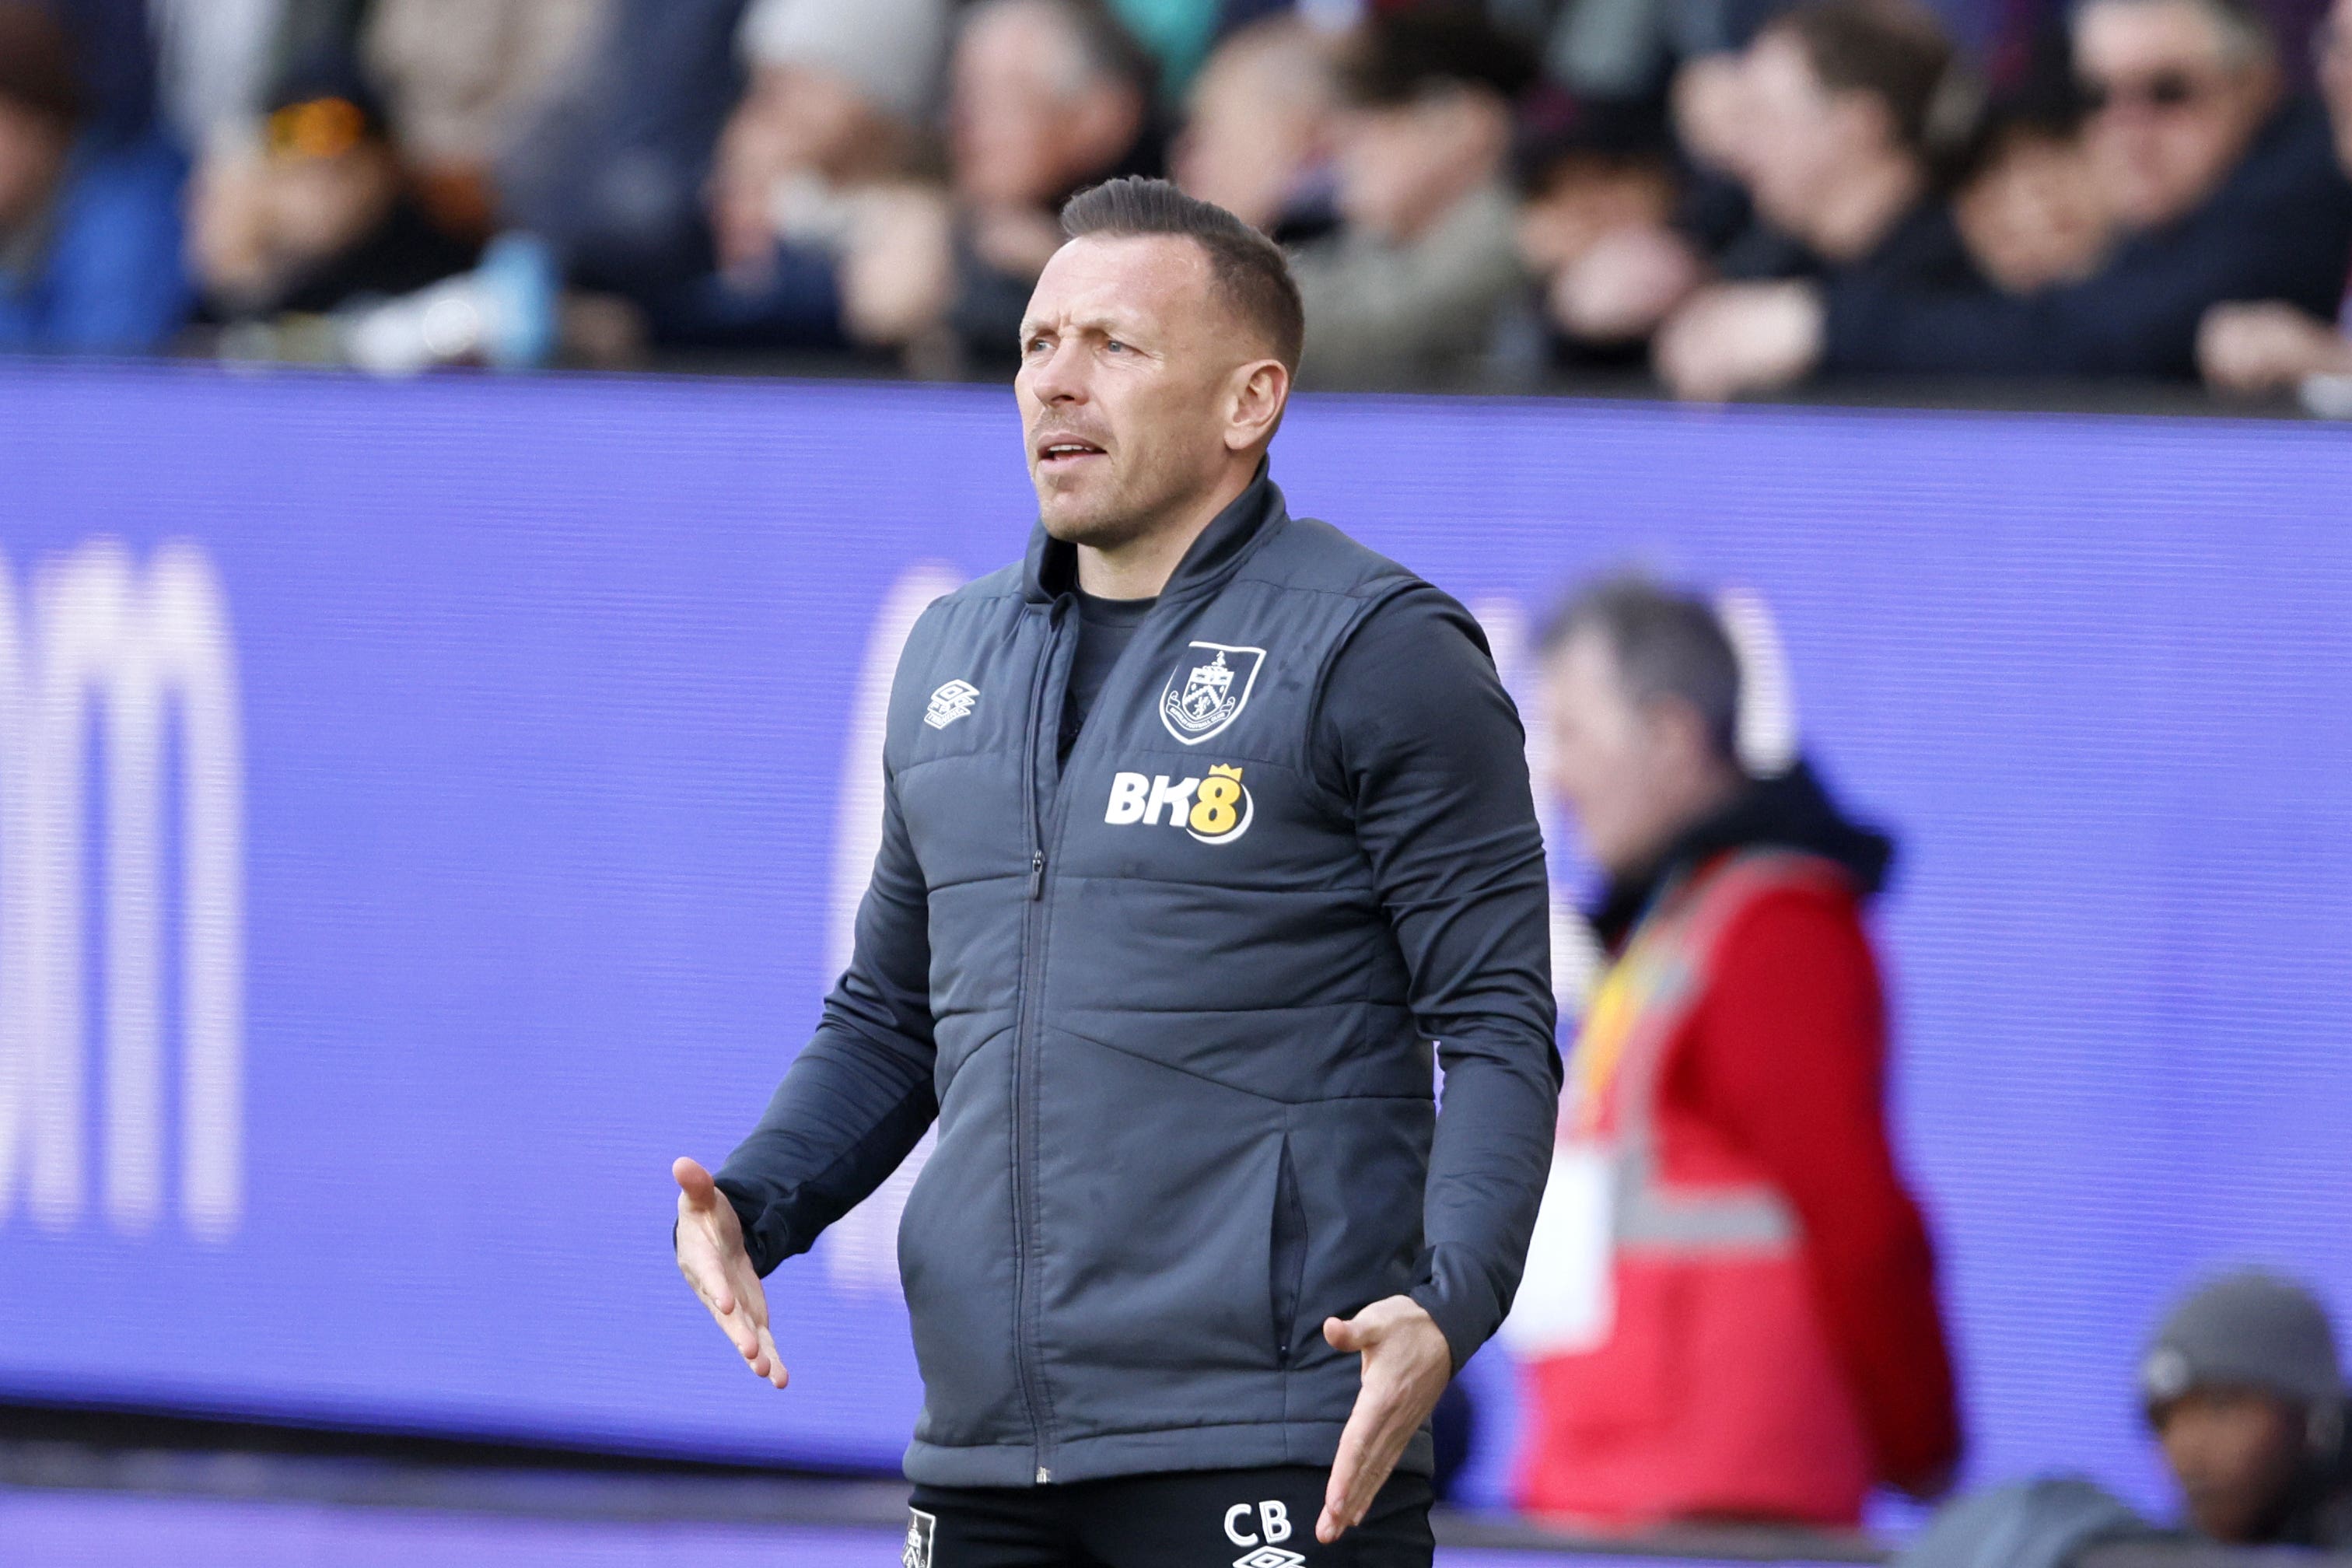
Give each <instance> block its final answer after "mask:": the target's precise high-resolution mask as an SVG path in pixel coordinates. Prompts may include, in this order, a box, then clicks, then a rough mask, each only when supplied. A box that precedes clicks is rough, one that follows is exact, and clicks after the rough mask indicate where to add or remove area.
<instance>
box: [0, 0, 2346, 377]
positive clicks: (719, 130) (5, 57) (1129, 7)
mask: <svg viewBox="0 0 2352 1568" xmlns="http://www.w3.org/2000/svg"><path fill="white" fill-rule="evenodd" d="M1938 3H1940V4H1942V5H1944V7H1945V9H1944V10H1943V11H1942V12H1940V13H1939V12H1938V11H1936V10H1933V9H1929V8H1928V6H1927V4H1925V3H1923V0H1485V3H1484V4H1478V3H1475V0H1418V3H1413V0H1404V3H1383V0H1369V3H1367V0H1297V3H1295V4H1294V3H1286V0H860V3H859V4H857V5H843V4H840V3H839V0H0V347H6V348H10V349H16V350H20V351H21V350H31V351H62V352H73V351H100V352H115V353H121V352H144V351H155V350H165V349H171V350H178V351H182V352H185V351H188V350H189V349H191V348H192V347H201V346H203V345H206V344H212V343H217V344H218V345H220V346H221V347H222V348H223V349H225V350H226V352H228V353H255V354H262V355H274V356H278V357H289V358H316V359H325V360H339V361H346V362H352V361H355V362H357V363H363V364H370V365H375V366H380V367H383V368H391V369H402V368H415V367H417V366H421V365H425V364H431V363H443V362H452V361H483V360H488V361H493V362H497V363H540V362H544V361H546V360H548V359H551V358H561V359H562V360H565V361H567V362H570V363H592V364H627V363H644V362H645V361H646V360H647V359H648V358H651V357H656V356H661V355H664V354H672V355H676V354H687V353H707V352H711V351H722V352H723V351H746V352H751V353H760V354H766V355H777V354H790V355H797V356H811V355H825V356H831V355H839V356H845V359H846V361H847V362H848V363H854V364H856V365H859V366H861V367H864V368H872V369H880V370H891V369H904V370H907V371H908V372H911V373H914V374H950V375H951V374H987V373H989V372H990V371H992V369H994V368H997V367H999V366H1002V365H1005V364H1009V363H1010V362H1011V357H1012V353H1013V336H1014V326H1015V323H1016V322H1017V320H1018V317H1019V314H1020V310H1021V307H1022V304H1023V302H1024V299H1025V297H1026V294H1027V292H1028V289H1029V287H1030V284H1031V281H1032V280H1033V279H1034V277H1035V275H1036V273H1037V271H1038V268H1040V266H1041V265H1042V263H1043V261H1044V259H1045V256H1046V255H1047V254H1048V253H1049V252H1050V251H1051V250H1052V249H1053V247H1054V246H1055V242H1056V228H1055V212H1056V208H1057V207H1058V205H1059V204H1060V203H1061V202H1062V201H1063V200H1065V199H1066V197H1068V196H1069V195H1071V194H1072V193H1073V192H1075V191H1076V190H1078V189H1081V188H1083V187H1084V186H1086V185H1087V184H1091V183H1093V182H1095V181H1097V180H1100V179H1102V178H1105V177H1107V176H1109V175H1115V174H1133V173H1157V172H1163V171H1164V172H1166V173H1167V174H1170V175H1171V176H1172V177H1173V178H1175V179H1176V180H1177V181H1178V182H1179V183H1180V184H1182V185H1183V186H1185V187H1186V188H1187V189H1188V190H1190V191H1192V192H1193V193H1194V194H1196V195H1202V196H1206V197H1208V198H1211V199H1213V200H1215V201H1217V202H1219V203H1221V204H1223V205H1226V206H1228V207H1230V208H1232V209H1233V210H1234V211H1235V212H1237V213H1239V214H1241V215H1242V216H1244V217H1246V218H1247V219H1249V220H1250V221H1251V222H1253V223H1255V224H1257V225H1259V226H1263V227H1265V229H1266V230H1268V231H1269V232H1271V233H1272V234H1274V235H1275V236H1276V237H1278V238H1279V239H1281V240H1282V241H1283V242H1284V243H1285V244H1286V245H1287V246H1289V247H1292V249H1293V252H1294V255H1295V258H1296V264H1297V270H1298V274H1299V278H1300V282H1301V284H1302V287H1303V289H1304V290H1305V293H1306V298H1307V310H1308V319H1309V331H1308V344H1309V348H1308V354H1307V365H1306V370H1305V378H1306V380H1307V382H1308V383H1309V384H1321V385H1346V386H1365V385H1374V386H1432V385H1464V384H1468V385H1498V384H1500V385H1509V384H1521V385H1525V384H1542V383H1543V382H1545V381H1546V380H1548V379H1554V378H1557V377H1559V376H1560V375H1561V374H1569V375H1574V374H1579V373H1587V372H1601V371H1614V372H1620V373H1622V372H1626V371H1639V370H1640V369H1641V368H1643V367H1645V366H1646V367H1648V368H1649V369H1651V370H1653V371H1654V373H1655V374H1656V375H1657V376H1658V377H1660V378H1661V379H1662V380H1663V381H1664V383H1665V384H1666V385H1667V386H1668V387H1669V388H1671V389H1672V390H1673V391H1674V392H1675V393H1677V394H1679V395H1686V396H1696V397H1722V396H1730V395H1744V394H1755V393H1766V392H1770V391H1773V390H1776V389H1780V388H1783V387H1788V386H1791V385H1794V384H1799V383H1801V382H1803V381H1805V380H1807V379H1809V378H1811V377H1816V376H1823V375H1828V376H1851V375H1858V374H1895V375H1914V376H1931V377H1947V378H1948V377H1953V376H1961V375H1992V376H2002V377H2011V378H2015V377H2074V378H2081V377H2103V376H2107V377H2112V376H2131V377H2171V378H2187V377H2191V376H2197V375H2200V374H2201V375H2202V376H2203V377H2204V378H2205V379H2206V380H2207V381H2208V382H2209V383H2210V384H2213V385H2215V386H2217V387H2219V388H2222V389H2225V390H2227V391H2231V392H2239V393H2262V392H2268V391H2273V390H2275V389H2279V388H2282V387H2285V386H2288V385H2290V384H2299V383H2303V382H2305V379H2306V378H2312V377H2327V376H2332V375H2341V374H2347V373H2352V346H2347V337H2346V335H2345V330H2344V324H2343V315H2342V310H2343V302H2344V298H2345V283H2346V275H2347V261H2352V181H2347V176H2346V173H2345V166H2346V165H2347V163H2352V0H2337V4H2336V6H2335V9H2334V11H2333V13H2332V14H2330V15H2326V16H2316V15H2314V11H2315V0H2071V3H2070V0H1938ZM2314 86H2316V87H2317V88H2318V89H2319V91H2318V92H2316V93H2315V92H2314V91H2312V90H2311V89H2312V88H2313V87H2314ZM2331 110H2332V111H2333V121H2332V123H2331V117H2330V111H2331ZM436 286H437V289H436ZM393 305H396V306H397V307H398V308H386V307H387V306H393Z"/></svg>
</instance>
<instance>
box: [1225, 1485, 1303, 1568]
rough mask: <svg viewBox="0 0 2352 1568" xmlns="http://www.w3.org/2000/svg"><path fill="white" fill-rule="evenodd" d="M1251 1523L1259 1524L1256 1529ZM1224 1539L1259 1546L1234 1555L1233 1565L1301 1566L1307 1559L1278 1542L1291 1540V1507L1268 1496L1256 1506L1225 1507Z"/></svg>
mask: <svg viewBox="0 0 2352 1568" xmlns="http://www.w3.org/2000/svg"><path fill="white" fill-rule="evenodd" d="M1252 1524H1255V1525H1256V1527H1257V1528H1256V1530H1255V1531H1252V1530H1251V1529H1250V1526H1251V1525H1252ZM1225 1539H1226V1540H1227V1541H1230V1542H1233V1543H1234V1545H1235V1546H1249V1547H1255V1548H1256V1550H1255V1551H1253V1552H1243V1553H1242V1554H1241V1555H1240V1556H1239V1557H1236V1558H1234V1568H1298V1564H1300V1563H1304V1562H1306V1561H1307V1559H1306V1558H1304V1557H1301V1556H1300V1555H1299V1554H1298V1553H1297V1552H1287V1551H1285V1550H1284V1549H1283V1548H1282V1547H1281V1546H1280V1545H1278V1544H1276V1543H1277V1542H1284V1541H1287V1540H1289V1539H1290V1509H1289V1506H1288V1505H1287V1504H1286V1503H1285V1502H1284V1501H1283V1500H1281V1499H1280V1498H1268V1499H1266V1500H1265V1501H1264V1502H1262V1503H1258V1504H1255V1506H1253V1505H1251V1504H1249V1503H1245V1502H1237V1503H1235V1504H1234V1506H1233V1507H1231V1508H1229V1509H1227V1510H1225Z"/></svg>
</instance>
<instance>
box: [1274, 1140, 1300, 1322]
mask: <svg viewBox="0 0 2352 1568" xmlns="http://www.w3.org/2000/svg"><path fill="white" fill-rule="evenodd" d="M1266 1283H1267V1285H1268V1286H1269V1288H1270V1294H1271V1296H1272V1298H1273V1302H1274V1359H1275V1360H1276V1362H1278V1363H1281V1364H1282V1365H1284V1366H1287V1365H1289V1364H1290V1360H1291V1356H1292V1354H1293V1352H1295V1351H1296V1349H1297V1343H1298V1334H1299V1324H1298V1299H1299V1296H1300V1294H1301V1293H1302V1292H1303V1290H1304V1289H1305V1288H1306V1284H1307V1204H1306V1200H1305V1199H1303V1198H1301V1197H1300V1196H1299V1194H1298V1170H1297V1165H1296V1164H1295V1163H1293V1161H1292V1157H1291V1152H1290V1139H1289V1138H1288V1137H1287V1136H1285V1137H1284V1139H1283V1140H1282V1163H1281V1165H1280V1167H1279V1169H1278V1170H1277V1171H1276V1175H1275V1181H1274V1237H1273V1245H1272V1247H1270V1248H1269V1250H1268V1261H1267V1269H1266Z"/></svg>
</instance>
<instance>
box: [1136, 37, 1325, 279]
mask: <svg viewBox="0 0 2352 1568" xmlns="http://www.w3.org/2000/svg"><path fill="white" fill-rule="evenodd" d="M1338 92H1339V83H1338V81H1337V80H1336V79H1335V75H1334V72H1333V69H1332V62H1331V56H1330V49H1329V47H1328V44H1327V42H1326V41H1325V39H1324V37H1322V35H1321V34H1319V33H1318V32H1317V31H1316V30H1315V28H1314V27H1313V26H1311V25H1309V24H1308V23H1307V22H1304V21H1301V20H1300V19H1299V18H1298V17H1297V16H1268V17H1266V18H1265V19H1264V20H1262V21H1257V22H1253V23H1251V24H1250V25H1249V26H1245V27H1244V28H1242V29H1241V30H1240V31H1238V32H1236V33H1234V35H1233V36H1232V37H1229V38H1227V39H1225V41H1224V42H1223V43H1221V44H1219V45H1218V46H1217V48H1216V52H1215V53H1213V54H1212V55H1211V56H1210V57H1209V59H1208V63H1207V64H1206V65H1204V66H1202V68H1201V74H1200V75H1199V76H1197V77H1195V78H1194V79H1193V80H1192V94H1191V97H1190V100H1189V103H1188V108H1189V110H1190V113H1189V114H1188V115H1187V116H1186V117H1185V121H1184V129H1183V131H1182V132H1181V133H1180V134H1179V135H1178V137H1177V138H1176V143H1175V146H1174V148H1173V149H1172V150H1171V154H1170V158H1169V172H1170V173H1171V174H1173V175H1174V176H1175V179H1176V183H1177V184H1179V185H1181V186H1182V187H1183V188H1184V193H1185V194H1186V195H1192V196H1198V197H1199V198H1200V199H1201V200H1202V201H1204V202H1212V203H1214V204H1215V205H1218V206H1221V207H1223V208H1224V209H1225V210H1226V211H1227V212H1230V213H1232V214H1233V215H1234V216H1235V217H1238V218H1240V219H1242V220H1243V221H1244V222H1245V223H1248V224H1250V225H1252V226H1255V227H1256V228H1259V229H1262V230H1264V231H1265V233H1267V234H1269V235H1271V236H1273V237H1274V238H1275V239H1276V241H1277V242H1278V243H1280V244H1284V245H1297V244H1299V243H1301V242H1302V241H1305V240H1308V239H1315V238H1318V237H1321V236H1322V235H1323V234H1325V233H1326V232H1328V230H1329V229H1330V227H1331V226H1332V223H1333V221H1334V220H1333V216H1332V215H1331V213H1330V210H1329V208H1330V197H1329V195H1328V192H1327V191H1326V190H1324V189H1323V188H1322V187H1323V186H1324V185H1326V184H1328V163H1329V160H1330V141H1331V121H1332V117H1333V114H1334V113H1335V111H1336V110H1337V107H1338V102H1337V100H1338Z"/></svg>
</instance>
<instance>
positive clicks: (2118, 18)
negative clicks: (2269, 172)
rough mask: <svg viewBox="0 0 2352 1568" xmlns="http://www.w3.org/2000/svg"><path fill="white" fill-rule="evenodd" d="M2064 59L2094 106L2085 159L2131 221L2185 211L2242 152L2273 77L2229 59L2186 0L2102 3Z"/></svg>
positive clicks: (2156, 221)
mask: <svg viewBox="0 0 2352 1568" xmlns="http://www.w3.org/2000/svg"><path fill="white" fill-rule="evenodd" d="M2074 66H2075V69H2076V70H2077V71H2078V72H2079V73H2080V74H2081V76H2082V79H2083V87H2084V93H2085V96H2086V97H2088V99H2089V100H2090V101H2091V103H2092V104H2093V106H2094V109H2093V113H2092V115H2091V121H2090V130H2089V145H2090V149H2091V156H2092V158H2093V160H2094V162H2095V164H2096V166H2097V168H2098V171H2099V176H2100V180H2101V182H2102V184H2104V185H2105V189H2106V193H2107V200H2108V202H2109V203H2110V204H2111V205H2112V206H2113V208H2114V210H2115V212H2116V216H2118V217H2119V218H2120V219H2121V220H2122V221H2123V222H2124V223H2125V224H2126V225H2127V226H2130V227H2133V228H2155V227H2160V226H2164V225H2166V224H2168V223H2172V222H2174V221H2176V220H2178V219H2180V218H2183V217H2186V216H2189V214H2190V213H2192V212H2194V211H2196V210H2197V208H2198V206H2199V205H2200V204H2201V203H2203V201H2204V200H2205V198H2206V197H2208V196H2210V195H2212V194H2213V192H2214V190H2215V189H2216V188H2218V187H2219V186H2220V185H2221V182H2222V181H2223V180H2224V179H2226V178H2227V177H2228V176H2229V174H2230V172H2231V170H2232V169H2234V168H2236V167H2237V164H2238V160H2239V159H2240V158H2242V156H2244V154H2245V151H2246V144H2247V143H2248V142H2251V141H2252V139H2253V134H2254V132H2255V131H2256V130H2258V129H2259V128H2260V127H2261V125H2262V121H2263V116H2264V115H2265V114H2267V113H2268V112H2269V110H2270V107H2271V104H2272V101H2273V98H2274V95H2275V81H2274V75H2273V71H2272V70H2271V69H2270V68H2269V67H2268V66H2266V65H2264V64H2263V63H2262V62H2260V61H2253V60H2243V59H2239V58H2233V57H2232V55H2231V51H2230V48H2229V43H2228V40H2227V39H2226V38H2225V37H2223V36H2222V33H2221V28H2220V26H2217V25H2216V24H2215V22H2214V20H2213V18H2212V17H2211V16H2208V15H2207V14H2206V13H2205V12H2204V11H2203V10H2202V9H2201V8H2200V6H2198V5H2195V4H2193V3H2192V0H2110V3H2107V4H2095V5H2091V6H2089V7H2088V8H2087V9H2085V10H2084V11H2083V12H2082V13H2081V15H2080V16H2079V17H2078V18H2077V20H2076V22H2075V24H2074Z"/></svg>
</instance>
